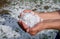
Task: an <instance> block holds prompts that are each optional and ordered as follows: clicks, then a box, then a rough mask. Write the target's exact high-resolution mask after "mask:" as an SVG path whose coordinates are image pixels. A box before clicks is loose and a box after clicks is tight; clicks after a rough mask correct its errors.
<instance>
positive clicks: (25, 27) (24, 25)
mask: <svg viewBox="0 0 60 39" xmlns="http://www.w3.org/2000/svg"><path fill="white" fill-rule="evenodd" d="M21 24H22V26H23V27H24V29H27V28H28V26H27V25H26V24H25V23H24V22H23V21H22V22H21Z"/></svg>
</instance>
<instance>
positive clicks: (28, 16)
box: [20, 12, 42, 27]
mask: <svg viewBox="0 0 60 39" xmlns="http://www.w3.org/2000/svg"><path fill="white" fill-rule="evenodd" d="M23 13H24V12H23ZM20 19H21V20H22V21H23V22H24V23H26V24H27V25H28V26H29V27H33V26H34V25H36V24H37V23H39V22H41V21H42V18H40V17H39V16H38V15H35V14H34V13H32V12H30V13H24V14H23V15H22V16H21V18H20Z"/></svg>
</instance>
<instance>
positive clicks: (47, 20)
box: [18, 10, 60, 35]
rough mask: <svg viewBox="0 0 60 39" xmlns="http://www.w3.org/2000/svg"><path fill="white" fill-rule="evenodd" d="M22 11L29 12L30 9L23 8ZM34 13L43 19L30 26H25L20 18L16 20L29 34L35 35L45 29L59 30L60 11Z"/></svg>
mask: <svg viewBox="0 0 60 39" xmlns="http://www.w3.org/2000/svg"><path fill="white" fill-rule="evenodd" d="M24 12H31V10H24ZM32 12H33V11H32ZM34 13H35V14H36V15H38V16H39V17H41V18H42V19H44V21H43V22H41V23H38V24H36V25H35V26H34V27H32V28H29V27H27V25H26V24H25V23H23V21H20V20H19V21H18V23H19V25H21V26H22V27H23V28H24V30H25V31H26V32H28V33H29V34H30V35H36V34H37V33H38V32H40V31H42V30H45V29H57V30H60V11H56V12H46V13H39V12H34ZM43 26H44V27H43Z"/></svg>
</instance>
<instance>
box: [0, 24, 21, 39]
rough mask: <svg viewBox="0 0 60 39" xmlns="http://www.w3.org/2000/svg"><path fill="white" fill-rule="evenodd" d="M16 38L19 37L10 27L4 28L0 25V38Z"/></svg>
mask: <svg viewBox="0 0 60 39" xmlns="http://www.w3.org/2000/svg"><path fill="white" fill-rule="evenodd" d="M14 36H15V38H18V37H19V36H20V34H19V33H17V32H16V31H14V30H12V28H11V27H10V26H5V25H0V38H2V39H3V38H4V37H5V38H8V39H9V38H14Z"/></svg>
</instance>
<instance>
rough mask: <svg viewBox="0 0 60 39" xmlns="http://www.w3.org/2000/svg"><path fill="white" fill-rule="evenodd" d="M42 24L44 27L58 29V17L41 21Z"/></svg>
mask: <svg viewBox="0 0 60 39" xmlns="http://www.w3.org/2000/svg"><path fill="white" fill-rule="evenodd" d="M43 24H45V25H43V26H44V28H45V29H57V30H60V19H55V20H50V21H49V20H46V21H44V22H43Z"/></svg>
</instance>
